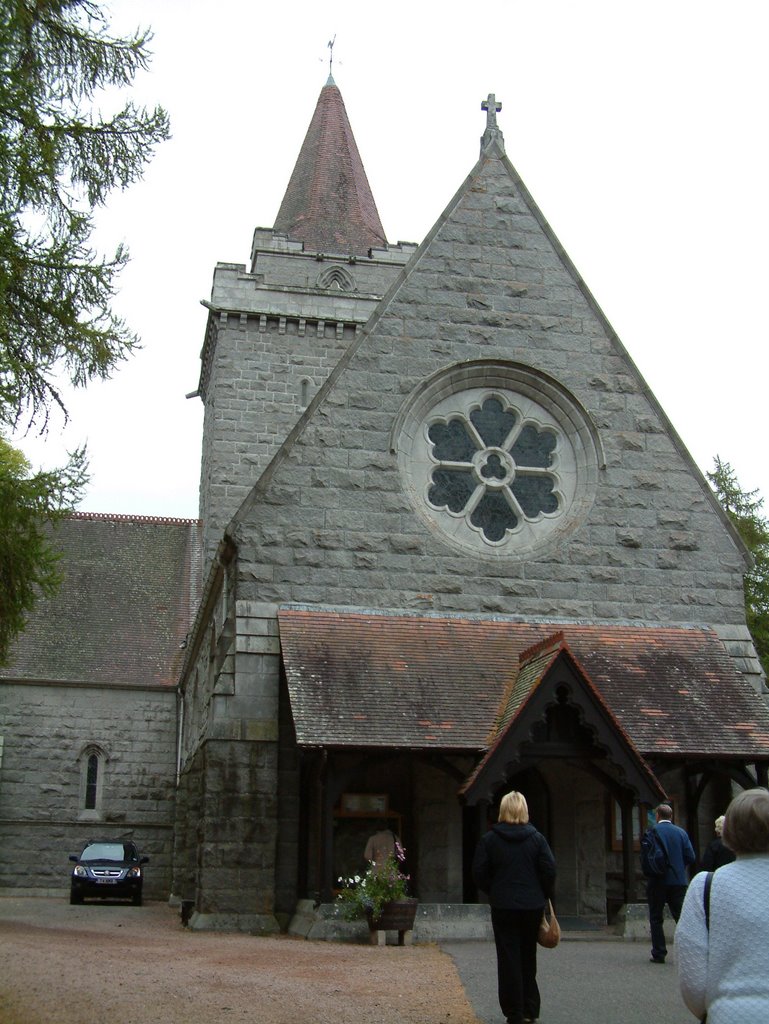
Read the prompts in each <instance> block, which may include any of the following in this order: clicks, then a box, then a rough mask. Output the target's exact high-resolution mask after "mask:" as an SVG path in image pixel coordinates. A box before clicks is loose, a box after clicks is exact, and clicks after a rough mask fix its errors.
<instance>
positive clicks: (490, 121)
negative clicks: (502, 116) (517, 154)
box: [481, 92, 505, 153]
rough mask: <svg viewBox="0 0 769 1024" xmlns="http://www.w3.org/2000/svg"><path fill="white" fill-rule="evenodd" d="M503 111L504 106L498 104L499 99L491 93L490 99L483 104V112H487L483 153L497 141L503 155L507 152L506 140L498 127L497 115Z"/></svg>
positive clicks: (482, 140) (483, 136) (482, 142)
mask: <svg viewBox="0 0 769 1024" xmlns="http://www.w3.org/2000/svg"><path fill="white" fill-rule="evenodd" d="M501 109H502V104H501V103H497V97H496V96H495V95H494V93H493V92H490V93H489V96H488V99H485V100H484V101H483V102H482V103H481V110H485V111H486V131H485V132H484V133H483V135H482V136H481V153H483V151H484V149H486V147H487V146H488V145H490V144H491V142H492V141H496V143H497V145H498V146H499V148H500V149H501V150H502V152H503V153H504V151H505V139H504V136H503V135H502V132H501V131H500V130H499V128H498V127H497V114H498V113H499V112H500V110H501Z"/></svg>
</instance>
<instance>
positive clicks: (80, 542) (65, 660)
mask: <svg viewBox="0 0 769 1024" xmlns="http://www.w3.org/2000/svg"><path fill="white" fill-rule="evenodd" d="M199 532H200V528H199V524H198V522H197V521H196V520H189V519H155V518H149V517H145V516H109V515H96V514H90V513H76V514H74V515H72V516H71V517H69V518H67V519H65V520H64V521H62V523H61V524H60V525H59V526H58V527H57V529H56V532H55V535H54V539H55V543H56V544H57V545H58V546H59V547H60V548H61V550H62V554H63V557H62V562H61V567H62V570H63V573H64V581H63V583H62V586H61V588H60V590H59V591H58V593H57V594H56V595H55V596H54V597H52V598H46V599H43V600H41V602H40V604H39V605H38V607H37V609H36V611H35V613H34V614H33V615H32V617H31V618H30V621H29V623H28V625H27V628H26V630H25V631H24V633H23V634H22V635H21V637H20V638H19V639H18V640H17V642H16V644H15V645H14V646H13V648H12V650H11V663H10V665H8V666H5V667H3V668H0V679H3V678H6V679H11V680H14V679H36V680H37V679H42V680H53V681H67V682H90V683H99V684H106V685H110V684H135V685H142V686H146V685H156V686H174V685H175V684H176V682H177V676H178V670H179V667H180V665H181V658H182V655H183V653H184V651H183V649H182V647H181V645H182V643H183V642H184V638H185V636H186V633H187V631H188V630H189V628H190V625H189V624H190V620H191V616H192V614H193V613H194V610H195V607H196V603H197V598H198V594H199V591H200V571H201V570H200V536H199Z"/></svg>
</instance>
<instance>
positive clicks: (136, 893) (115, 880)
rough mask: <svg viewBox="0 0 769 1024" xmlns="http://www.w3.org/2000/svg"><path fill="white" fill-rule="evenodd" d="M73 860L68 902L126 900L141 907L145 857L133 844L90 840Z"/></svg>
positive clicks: (147, 861) (146, 860) (71, 857)
mask: <svg viewBox="0 0 769 1024" xmlns="http://www.w3.org/2000/svg"><path fill="white" fill-rule="evenodd" d="M69 859H70V860H71V861H74V863H75V867H74V868H73V870H72V878H71V882H70V890H69V902H70V903H82V902H83V899H84V898H85V897H86V896H98V897H99V898H100V899H130V900H131V901H132V902H133V904H134V905H135V906H137V907H140V906H141V905H142V883H143V881H144V879H143V871H142V864H148V863H149V857H140V856H139V853H138V851H137V849H136V847H135V846H134V844H133V843H116V842H114V841H112V840H109V839H102V840H91V841H90V842H88V843H86V844H85V846H84V847H83V852H82V853H81V854H80V856H79V857H76V856H74V855H72V856H70V858H69Z"/></svg>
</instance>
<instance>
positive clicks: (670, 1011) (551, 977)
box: [440, 936, 695, 1024]
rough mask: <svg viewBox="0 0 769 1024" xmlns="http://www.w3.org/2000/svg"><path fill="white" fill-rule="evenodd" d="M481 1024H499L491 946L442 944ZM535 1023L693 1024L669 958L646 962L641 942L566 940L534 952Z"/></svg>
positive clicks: (494, 967)
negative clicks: (538, 1009)
mask: <svg viewBox="0 0 769 1024" xmlns="http://www.w3.org/2000/svg"><path fill="white" fill-rule="evenodd" d="M440 945H441V948H442V949H444V950H445V951H446V952H447V953H448V954H449V955H450V956H451V957H452V958H453V960H454V963H455V964H456V966H457V970H458V971H459V976H460V979H461V981H462V984H463V986H464V988H465V991H466V993H467V997H468V999H469V1000H470V1003H471V1004H472V1007H473V1010H474V1011H475V1013H476V1015H477V1017H478V1020H479V1021H481V1024H501V1022H502V1020H503V1018H502V1014H501V1012H500V1009H499V1003H498V1001H497V971H496V957H495V953H494V943H493V942H442V943H441V944H440ZM537 980H538V981H539V990H540V992H541V994H542V1011H541V1018H540V1019H541V1022H542V1024H649V1022H650V1021H651V1022H653V1024H694V1021H695V1018H694V1017H693V1016H692V1015H691V1013H689V1011H688V1010H687V1009H686V1007H685V1006H684V1004H683V1002H682V1000H681V997H680V995H679V992H678V976H677V973H676V966H675V958H674V954H673V952H672V950H671V953H670V955H669V956H668V960H667V963H666V964H665V965H664V966H657V965H655V964H650V963H649V947H648V944H647V943H645V942H625V941H623V940H622V939H609V938H606V939H595V938H591V939H590V940H589V941H586V940H582V939H579V938H576V937H574V938H569V937H568V936H567V937H565V938H564V939H563V940H562V941H561V944H560V945H559V946H558V947H557V948H556V949H540V950H539V955H538V957H537Z"/></svg>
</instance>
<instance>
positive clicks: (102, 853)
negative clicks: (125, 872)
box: [80, 843, 137, 860]
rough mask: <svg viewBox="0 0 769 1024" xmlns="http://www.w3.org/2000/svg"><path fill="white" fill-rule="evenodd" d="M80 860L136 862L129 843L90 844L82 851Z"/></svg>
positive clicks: (133, 849) (133, 851) (132, 848)
mask: <svg viewBox="0 0 769 1024" xmlns="http://www.w3.org/2000/svg"><path fill="white" fill-rule="evenodd" d="M80 859H81V860H136V859H137V857H136V848H135V847H134V846H133V845H132V844H131V843H91V844H90V846H86V848H85V849H84V850H83V852H82V854H81V856H80Z"/></svg>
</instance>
